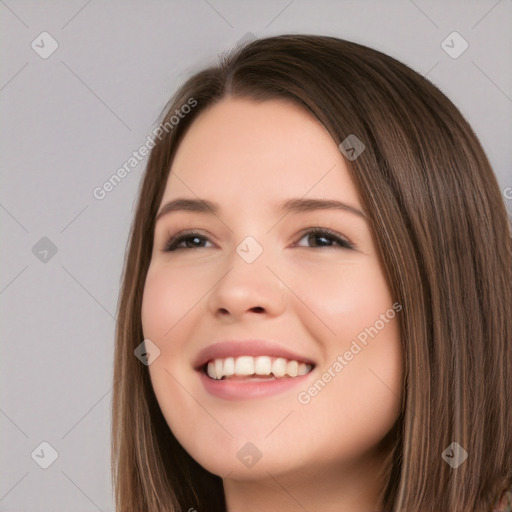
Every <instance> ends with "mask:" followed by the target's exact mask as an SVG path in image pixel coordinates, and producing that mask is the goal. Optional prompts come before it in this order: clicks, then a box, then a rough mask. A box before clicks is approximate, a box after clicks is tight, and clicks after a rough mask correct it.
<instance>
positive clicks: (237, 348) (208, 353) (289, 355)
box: [193, 340, 315, 370]
mask: <svg viewBox="0 0 512 512" xmlns="http://www.w3.org/2000/svg"><path fill="white" fill-rule="evenodd" d="M239 356H253V357H256V356H270V357H283V358H284V359H290V360H296V361H299V362H304V363H309V364H311V365H312V366H315V363H314V361H312V360H311V359H310V358H308V357H305V356H302V355H300V354H297V353H296V352H293V351H291V350H289V349H287V348H285V347H282V346H281V345H279V344H277V343H274V342H271V341H265V340H240V341H237V340H229V341H220V342H217V343H213V344H212V345H208V346H207V347H205V348H203V349H202V350H201V351H200V352H199V353H198V354H197V356H196V358H195V359H194V363H193V366H194V369H195V370H200V369H201V368H202V367H203V366H204V365H205V364H206V363H207V362H208V361H211V360H213V359H225V358H227V357H239Z"/></svg>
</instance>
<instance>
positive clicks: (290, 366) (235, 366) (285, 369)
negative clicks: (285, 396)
mask: <svg viewBox="0 0 512 512" xmlns="http://www.w3.org/2000/svg"><path fill="white" fill-rule="evenodd" d="M311 368H312V366H311V365H310V364H308V363H301V362H299V361H294V360H291V361H290V360H287V359H284V358H283V357H276V358H273V357H269V356H258V357H252V356H240V357H226V358H225V359H214V360H213V361H210V362H209V363H208V365H207V367H206V372H207V373H208V375H209V376H210V377H211V378H212V379H222V377H229V376H231V375H241V376H243V375H270V374H271V373H272V374H273V375H274V377H283V376H284V375H288V376H290V377H297V375H305V374H306V373H308V372H309V371H311Z"/></svg>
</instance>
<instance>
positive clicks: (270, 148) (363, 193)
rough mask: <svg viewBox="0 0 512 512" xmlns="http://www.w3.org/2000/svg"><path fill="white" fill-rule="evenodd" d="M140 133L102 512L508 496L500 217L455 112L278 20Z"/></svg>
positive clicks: (384, 506)
mask: <svg viewBox="0 0 512 512" xmlns="http://www.w3.org/2000/svg"><path fill="white" fill-rule="evenodd" d="M153 135H154V136H155V140H154V147H153V148H152V150H151V154H150V157H149V161H148V165H147V169H146V172H145V175H144V178H143V182H142V185H141V189H140V194H139V200H138V205H137V210H136V213H135V218H134V222H133V225H132V232H131V238H130V243H129V247H128V251H127V259H126V261H125V268H124V277H123V284H122V290H121V296H120V301H119V311H118V327H117V333H116V353H115V366H114V382H115V387H114V397H113V424H112V441H113V446H112V468H113V485H114V488H115V492H116V505H117V509H116V510H117V511H118V512H125V511H128V510H147V511H151V512H155V511H164V510H173V511H185V510H198V511H200V510H208V511H223V510H227V511H230V512H232V511H235V510H266V511H273V510H278V509H279V510H281V511H283V510H290V511H292V510H320V509H321V510H323V511H324V512H325V511H331V510H350V511H352V512H357V511H369V510H371V511H393V512H394V511H405V510H406V511H436V512H439V511H450V512H468V511H474V512H488V511H491V510H494V509H495V510H510V507H509V505H507V504H506V502H507V500H510V493H508V494H507V493H506V491H507V490H508V489H510V487H511V484H512V464H511V457H512V455H511V454H512V437H511V412H510V410H511V407H510V404H511V391H510V389H511V388H510V375H511V370H512V346H511V338H512V315H511V314H510V312H511V308H512V289H511V288H512V266H511V263H512V244H511V237H510V225H509V221H508V219H507V215H506V211H505V207H504V204H503V201H502V198H501V195H500V190H499V187H498V184H497V182H496V179H495V176H494V174H493V172H492V169H491V167H490V164H489V162H488V160H487V158H486V155H485V153H484V151H483V149H482V147H481V145H480V143H479V141H478V139H477V137H476V135H475V134H474V133H473V131H472V130H471V128H470V126H469V125H468V123H467V122H466V120H465V119H464V118H463V117H462V115H461V114H460V112H459V111H458V110H457V109H456V107H455V106H454V105H453V104H452V103H451V102H450V101H449V100H448V99H447V98H446V97H445V96H444V95H443V94H442V93H441V92H440V91H439V90H438V89H437V88H436V87H435V86H433V85H432V84H431V83H430V82H428V81H427V80H425V79H424V78H423V77H421V76H420V75H418V74H417V73H415V72H414V71H412V70H411V69H410V68H408V67H407V66H405V65H404V64H402V63H400V62H398V61H397V60H395V59H393V58H391V57H389V56H387V55H385V54H383V53H381V52H378V51H376V50H374V49H370V48H368V47H365V46H362V45H359V44H356V43H352V42H348V41H344V40H341V39H336V38H333V37H323V36H311V35H283V36H279V37H270V38H266V39H261V40H256V41H253V42H251V43H249V44H247V45H246V46H244V47H242V48H238V49H236V50H235V51H234V52H232V53H231V54H230V55H228V56H227V57H224V59H223V60H222V61H221V62H220V64H219V65H218V66H214V67H211V68H208V69H205V70H203V71H200V72H199V73H197V74H195V75H194V76H193V77H191V78H190V79H189V80H188V81H187V82H186V83H185V84H184V85H183V86H182V87H181V88H180V89H179V90H178V92H177V93H176V94H175V95H174V97H173V99H172V100H171V101H170V103H169V105H168V106H167V108H166V110H165V112H164V114H163V117H162V119H161V123H160V125H159V126H158V127H157V128H156V129H155V130H154V131H153ZM143 340H144V342H143ZM142 342H143V343H142ZM134 353H135V355H136V356H137V357H133V354H134ZM499 500H501V503H498V501H499ZM507 506H508V507H509V508H507ZM499 507H501V508H499Z"/></svg>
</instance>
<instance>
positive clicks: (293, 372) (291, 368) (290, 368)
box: [286, 361, 299, 377]
mask: <svg viewBox="0 0 512 512" xmlns="http://www.w3.org/2000/svg"><path fill="white" fill-rule="evenodd" d="M298 369H299V363H298V362H297V361H288V363H287V364H286V373H287V374H288V375H289V376H290V377H297V375H298Z"/></svg>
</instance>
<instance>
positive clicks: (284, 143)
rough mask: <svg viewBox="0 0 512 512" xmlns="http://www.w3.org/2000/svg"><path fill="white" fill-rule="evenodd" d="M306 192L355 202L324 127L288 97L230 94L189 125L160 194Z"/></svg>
mask: <svg viewBox="0 0 512 512" xmlns="http://www.w3.org/2000/svg"><path fill="white" fill-rule="evenodd" d="M309 192H311V193H312V194H313V195H314V196H315V197H326V198H333V197H334V198H338V199H346V200H352V203H357V193H356V190H355V186H354V184H353V182H352V180H351V178H350V175H349V172H348V169H347V167H346V163H345V161H344V159H343V156H342V155H341V152H340V151H339V149H338V147H337V145H336V143H335V142H334V140H333V139H332V138H331V136H330V134H329V133H328V131H327V130H326V128H325V127H324V126H323V125H322V124H321V123H320V122H319V121H318V120H317V119H316V118H315V117H314V116H313V115H312V114H310V113H309V112H308V111H307V110H306V109H305V108H303V107H301V106H299V105H297V104H295V103H292V102H291V101H287V100H279V99H278V100H266V101H262V102H256V101H254V100H249V99H233V98H229V99H223V100H221V101H220V102H219V103H217V104H215V105H213V106H211V107H209V108H208V109H207V110H205V111H204V112H202V113H201V114H200V115H199V116H198V118H197V119H196V120H195V121H194V123H193V124H192V125H191V126H190V128H189V130H188V131H187V133H186V135H185V137H184V138H183V140H182V141H181V144H180V146H179V148H178V150H177V152H176V155H175V158H174V161H173V164H172V167H171V172H170V174H169V179H168V182H167V184H166V188H165V191H164V197H163V200H168V199H172V198H174V197H177V196H182V195H187V196H190V195H191V193H192V194H195V195H197V196H200V197H215V198H216V199H217V200H219V201H222V200H223V199H225V200H227V199H228V198H230V199H231V200H232V201H235V202H237V201H242V202H244V203H245V204H249V203H251V202H254V203H255V204H256V203H261V201H262V198H263V196H264V198H265V199H268V200H270V201H272V200H278V199H279V198H282V197H285V196H286V197H288V196H290V197H292V196H293V197H302V196H304V195H305V194H308V193H309ZM244 200H245V201H244Z"/></svg>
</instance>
